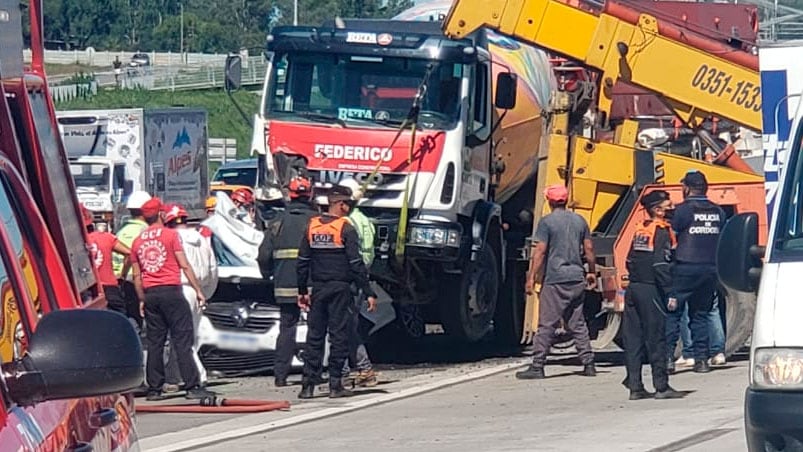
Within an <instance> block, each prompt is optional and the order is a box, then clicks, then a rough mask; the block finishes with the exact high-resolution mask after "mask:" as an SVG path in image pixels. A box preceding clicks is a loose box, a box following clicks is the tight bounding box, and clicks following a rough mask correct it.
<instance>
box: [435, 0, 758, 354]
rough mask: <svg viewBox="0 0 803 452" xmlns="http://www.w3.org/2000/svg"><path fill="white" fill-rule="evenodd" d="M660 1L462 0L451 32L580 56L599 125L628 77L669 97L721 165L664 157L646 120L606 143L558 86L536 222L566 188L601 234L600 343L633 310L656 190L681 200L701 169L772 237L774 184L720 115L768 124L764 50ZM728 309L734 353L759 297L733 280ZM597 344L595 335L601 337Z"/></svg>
mask: <svg viewBox="0 0 803 452" xmlns="http://www.w3.org/2000/svg"><path fill="white" fill-rule="evenodd" d="M650 4H652V2H632V1H630V2H622V1H608V2H606V3H605V4H604V5H602V6H600V5H599V4H590V3H589V4H580V3H576V2H575V3H574V4H570V3H568V2H564V1H560V0H455V2H454V3H453V4H452V7H451V10H450V11H449V13H448V15H447V17H446V18H445V20H444V22H443V30H444V32H445V34H446V35H447V36H448V37H450V38H454V39H459V38H464V37H466V36H469V35H471V34H472V33H474V32H475V31H476V30H478V29H481V28H484V29H491V30H493V31H496V32H499V33H501V34H504V35H507V36H510V37H512V38H514V39H516V40H518V41H521V42H525V43H528V44H531V45H534V46H537V47H540V48H542V49H544V50H546V51H548V52H551V53H554V54H557V55H560V56H561V57H563V58H566V59H568V60H571V61H574V62H576V63H578V64H580V65H582V66H584V67H585V68H587V69H590V70H593V71H595V72H596V74H597V76H598V77H597V80H598V81H599V85H598V86H597V92H598V93H599V94H598V96H597V99H596V107H597V114H598V118H602V119H601V120H598V121H597V122H596V124H595V128H596V129H598V130H604V129H606V128H608V127H609V126H610V124H609V122H608V121H607V117H608V116H609V114H610V111H611V106H612V102H613V95H612V87H613V86H614V84H615V83H617V82H618V81H624V82H627V83H629V84H632V85H635V86H637V87H640V88H644V89H647V90H649V91H651V92H653V93H655V94H657V95H659V97H660V98H661V100H662V101H663V102H664V103H665V104H666V106H667V107H669V108H670V109H671V111H672V112H674V114H675V115H676V117H677V118H680V119H681V120H682V121H683V122H684V123H685V126H686V127H688V128H691V129H693V130H694V131H695V132H696V133H697V135H698V136H699V138H700V140H701V141H702V142H703V143H704V144H705V146H706V147H707V151H708V156H709V157H710V158H709V160H710V161H705V159H695V158H689V157H683V156H679V155H673V154H670V153H665V152H656V151H655V150H653V149H650V148H644V147H640V146H638V144H637V133H638V129H639V124H638V122H636V121H634V120H624V121H622V122H621V123H620V124H617V125H616V126H615V127H613V130H614V133H613V139H612V140H609V141H602V140H599V139H594V138H592V137H593V136H594V135H595V134H594V133H593V132H592V134H591V137H589V136H583V135H580V134H577V133H572V131H573V130H576V128H574V127H573V126H572V124H569V113H570V111H571V107H572V105H571V100H570V99H569V97H568V96H567V95H565V93H561V92H557V93H555V96H554V98H553V107H554V109H553V112H554V113H553V115H552V117H551V118H549V119H550V121H551V130H550V135H549V137H548V145H547V146H541V148H540V149H539V151H538V152H539V155H538V173H537V184H536V196H535V199H536V203H535V206H534V207H533V212H534V213H535V215H534V216H535V221H534V223H535V224H534V226H535V225H537V222H538V218H540V217H541V216H542V215H543V214H545V213H546V212H547V209H548V207H547V206H545V204H544V200H543V197H542V196H541V195H540V193H541V192H542V191H543V189H544V187H546V186H548V185H551V184H555V183H565V184H566V185H567V186H568V187H569V191H570V208H571V209H572V210H574V211H575V212H577V213H578V214H580V215H582V216H583V217H584V218H585V219H586V220H587V221H588V223H589V226H590V228H591V230H592V231H593V235H594V241H595V247H596V249H597V259H598V262H597V269H598V272H599V276H600V278H599V280H600V284H599V285H598V290H597V291H596V292H594V293H593V294H589V295H590V296H591V297H593V298H595V299H596V300H597V301H598V302H599V305H600V310H599V313H598V314H597V316H598V317H603V316H604V318H605V326H604V328H603V329H601V330H600V331H599V333H598V335H596V339H595V340H594V341H592V342H593V344H594V345H595V347H597V348H600V347H605V346H607V345H608V344H609V343H610V342H611V341H612V340H614V338H615V337H616V334H617V332H618V329H619V325H620V322H621V312H622V311H623V308H624V301H623V292H624V290H623V288H624V287H626V285H627V274H626V271H625V266H624V259H625V255H626V253H627V250H628V245H629V239H630V237H631V236H632V232H633V229H634V226H635V224H636V223H638V222H639V221H640V220H641V219H643V218H644V212H643V210H642V209H640V208H638V199H639V198H640V197H641V196H643V195H644V194H646V193H648V192H649V191H650V190H653V189H656V185H663V186H662V187H661V188H662V189H665V190H668V191H670V193H671V194H672V197H673V201H674V202H675V203H677V202H680V201H681V191H680V186H679V185H678V182H679V181H680V179H681V178H682V177H683V175H684V174H685V173H686V172H687V171H689V170H693V169H697V170H700V171H702V172H703V173H705V174H706V176H707V177H708V179H709V181H710V183H711V186H710V188H709V197H710V198H711V199H712V200H713V201H714V202H717V203H718V204H720V205H722V206H723V208H724V209H725V210H726V212H729V213H739V212H744V211H754V212H757V213H758V214H759V218H760V227H761V230H762V234H760V235H761V236H762V237H766V228H767V218H766V208H765V205H764V185H763V183H764V179H763V177H762V176H761V175H757V174H755V173H754V172H753V171H752V170H751V169H750V167H749V166H747V165H746V164H745V163H744V162H743V161H742V160H741V159H740V157H739V155H738V154H737V153H736V152H735V150H734V148H733V146H732V145H722V144H721V143H720V142H719V141H718V140H717V139H715V138H714V137H713V136H712V133H711V130H710V127H709V126H710V123H711V119H712V117H716V118H722V119H725V120H728V121H731V122H733V123H736V124H740V125H742V126H744V127H746V128H749V129H752V130H755V131H759V130H761V88H760V83H759V73H758V57H757V56H756V55H757V52H754V51H753V50H754V49H751V48H750V46H749V45H744V43H740V42H736V43H734V42H726V40H725V39H723V40H717V39H711V38H710V37H709V36H706V35H704V34H700V33H697V32H695V31H694V30H693V29H692V28H691V27H684V26H680V25H678V24H677V22H676V21H670V20H665V19H666V18H665V17H661V15H660V14H658V13H657V12H656V11H655V10H649V8H650V6H649V5H650ZM720 302H721V303H722V302H724V304H725V306H726V309H725V310H726V334H727V344H726V353H727V354H730V353H732V352H734V351H735V350H737V349H738V348H740V347H742V346H743V345H744V343H745V341H746V340H747V338H748V337H749V335H750V332H751V329H752V320H753V313H754V309H755V295H754V294H748V293H742V292H735V291H733V290H730V289H727V288H724V287H722V288H721V290H720ZM524 319H525V320H524V328H523V334H522V342H528V341H530V340H531V339H532V335H533V333H534V332H535V330H536V329H537V325H538V300H537V296H532V297H528V299H527V303H526V313H525V317H524ZM592 339H593V338H592Z"/></svg>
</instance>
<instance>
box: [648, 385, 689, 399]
mask: <svg viewBox="0 0 803 452" xmlns="http://www.w3.org/2000/svg"><path fill="white" fill-rule="evenodd" d="M683 397H686V393H685V392H680V391H675V390H674V389H673V388H672V387H671V386H668V385H667V387H666V389H665V390H663V391H656V392H655V398H656V399H658V400H665V399H682V398H683Z"/></svg>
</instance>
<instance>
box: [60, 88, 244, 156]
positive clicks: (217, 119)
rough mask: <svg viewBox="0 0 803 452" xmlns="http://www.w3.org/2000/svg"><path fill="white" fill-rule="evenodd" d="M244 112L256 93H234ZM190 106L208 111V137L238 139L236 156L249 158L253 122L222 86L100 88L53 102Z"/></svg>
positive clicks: (75, 106) (76, 106)
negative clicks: (87, 94)
mask: <svg viewBox="0 0 803 452" xmlns="http://www.w3.org/2000/svg"><path fill="white" fill-rule="evenodd" d="M234 98H235V99H236V100H237V103H239V104H240V106H241V107H242V109H243V111H244V112H245V113H246V115H248V116H249V118H250V117H253V115H254V113H256V111H257V108H258V105H259V96H258V95H257V94H256V93H253V92H248V91H240V92H237V93H234ZM165 107H192V108H203V109H205V110H206V111H207V114H208V120H209V137H210V138H234V139H236V140H237V158H248V153H249V148H250V147H251V134H252V124H251V122H250V120H249V122H248V123H246V122H245V120H244V119H243V117H242V116H241V115H240V113H239V112H238V111H237V108H236V107H235V106H234V104H233V103H232V102H231V99H229V97H228V96H227V95H226V93H225V92H224V91H223V90H222V89H209V90H202V91H176V92H169V91H146V90H115V89H111V90H105V89H104V90H101V91H99V92H98V94H97V95H96V96H93V97H91V98H88V99H80V98H77V99H73V100H70V101H67V102H59V103H57V104H56V110H80V109H102V108H165Z"/></svg>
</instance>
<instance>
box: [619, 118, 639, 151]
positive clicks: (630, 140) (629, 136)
mask: <svg viewBox="0 0 803 452" xmlns="http://www.w3.org/2000/svg"><path fill="white" fill-rule="evenodd" d="M638 129H639V124H638V121H633V120H631V119H625V120H624V121H623V122H622V124H620V125H619V126H617V127H616V130H615V131H614V137H613V142H614V143H617V144H620V145H622V146H628V147H632V146H633V145H634V144H635V143H636V140H637V139H638Z"/></svg>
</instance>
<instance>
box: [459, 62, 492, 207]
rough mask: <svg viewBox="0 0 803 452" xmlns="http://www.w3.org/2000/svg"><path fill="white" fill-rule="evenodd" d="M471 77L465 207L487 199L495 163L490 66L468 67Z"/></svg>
mask: <svg viewBox="0 0 803 452" xmlns="http://www.w3.org/2000/svg"><path fill="white" fill-rule="evenodd" d="M467 70H468V71H469V72H468V73H469V74H470V77H469V80H470V88H469V89H470V96H469V110H468V112H467V114H466V127H465V129H466V141H465V143H466V144H465V148H464V154H463V171H462V173H463V174H462V179H463V190H462V193H463V197H464V198H463V199H462V202H463V203H464V204H466V203H469V202H471V201H474V200H477V199H485V198H486V196H487V193H488V184H489V182H490V181H489V169H490V165H491V162H492V158H491V157H492V156H491V152H492V151H491V142H490V140H489V139H488V138H489V135H490V133H491V126H490V123H491V118H490V116H491V114H490V101H489V99H490V94H489V91H490V89H491V86H490V82H489V80H490V62H488V61H485V62H483V61H480V62H478V63H477V64H475V65H474V66H470V67H467Z"/></svg>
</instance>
